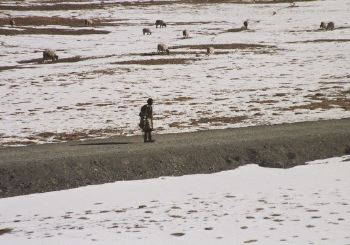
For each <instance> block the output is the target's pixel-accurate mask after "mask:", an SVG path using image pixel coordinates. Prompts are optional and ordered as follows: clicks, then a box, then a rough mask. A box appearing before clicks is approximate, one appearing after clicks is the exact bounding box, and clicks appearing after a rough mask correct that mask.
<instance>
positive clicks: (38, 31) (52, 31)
mask: <svg viewBox="0 0 350 245" xmlns="http://www.w3.org/2000/svg"><path fill="white" fill-rule="evenodd" d="M108 33H110V32H109V31H103V30H94V29H81V30H70V29H58V28H30V27H28V28H27V27H25V28H21V29H6V28H0V35H89V34H108Z"/></svg>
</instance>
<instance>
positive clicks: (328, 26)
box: [326, 22, 334, 31]
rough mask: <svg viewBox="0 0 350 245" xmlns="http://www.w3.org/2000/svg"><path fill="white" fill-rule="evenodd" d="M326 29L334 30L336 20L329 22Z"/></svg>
mask: <svg viewBox="0 0 350 245" xmlns="http://www.w3.org/2000/svg"><path fill="white" fill-rule="evenodd" d="M326 30H331V31H332V30H334V22H328V24H327V27H326Z"/></svg>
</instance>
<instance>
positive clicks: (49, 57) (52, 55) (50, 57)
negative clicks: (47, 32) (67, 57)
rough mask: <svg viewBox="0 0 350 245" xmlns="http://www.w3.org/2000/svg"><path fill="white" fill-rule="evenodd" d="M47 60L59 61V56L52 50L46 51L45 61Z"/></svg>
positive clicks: (44, 53) (44, 52)
mask: <svg viewBox="0 0 350 245" xmlns="http://www.w3.org/2000/svg"><path fill="white" fill-rule="evenodd" d="M45 60H52V61H55V60H58V55H57V54H56V53H55V51H53V50H52V49H45V50H44V51H43V61H45Z"/></svg>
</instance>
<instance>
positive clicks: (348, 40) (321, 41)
mask: <svg viewBox="0 0 350 245" xmlns="http://www.w3.org/2000/svg"><path fill="white" fill-rule="evenodd" d="M331 42H339V43H344V42H350V39H314V40H306V41H296V42H288V43H331Z"/></svg>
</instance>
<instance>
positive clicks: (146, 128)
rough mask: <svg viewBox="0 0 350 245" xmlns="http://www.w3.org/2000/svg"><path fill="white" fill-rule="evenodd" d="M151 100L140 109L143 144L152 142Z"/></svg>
mask: <svg viewBox="0 0 350 245" xmlns="http://www.w3.org/2000/svg"><path fill="white" fill-rule="evenodd" d="M152 105H153V99H151V98H149V99H148V100H147V104H146V105H143V106H142V107H141V112H140V114H139V116H140V124H139V126H140V128H141V129H142V130H143V132H144V135H143V142H145V143H148V142H154V140H152V131H153V108H152Z"/></svg>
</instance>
